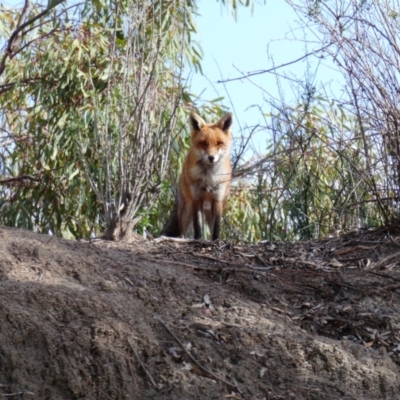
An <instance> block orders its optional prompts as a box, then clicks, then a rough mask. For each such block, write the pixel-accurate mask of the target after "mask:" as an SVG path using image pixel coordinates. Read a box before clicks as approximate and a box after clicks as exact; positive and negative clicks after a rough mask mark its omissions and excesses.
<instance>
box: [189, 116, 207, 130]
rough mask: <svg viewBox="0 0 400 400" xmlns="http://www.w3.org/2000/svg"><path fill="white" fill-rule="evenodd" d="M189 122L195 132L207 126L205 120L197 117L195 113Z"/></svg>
mask: <svg viewBox="0 0 400 400" xmlns="http://www.w3.org/2000/svg"><path fill="white" fill-rule="evenodd" d="M189 122H190V126H191V127H192V130H194V131H200V130H201V128H202V127H203V126H204V125H206V122H205V121H204V119H203V118H201V117H200V116H199V115H197V114H196V113H195V112H192V113H190V117H189Z"/></svg>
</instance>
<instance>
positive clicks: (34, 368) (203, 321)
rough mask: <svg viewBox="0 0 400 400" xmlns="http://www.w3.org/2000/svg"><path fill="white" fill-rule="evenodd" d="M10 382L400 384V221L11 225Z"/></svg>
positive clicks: (10, 390)
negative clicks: (52, 232)
mask: <svg viewBox="0 0 400 400" xmlns="http://www.w3.org/2000/svg"><path fill="white" fill-rule="evenodd" d="M0 285H1V286H0V397H1V398H5V399H6V398H11V399H49V400H50V399H51V400H56V399H101V400H103V399H316V400H319V399H324V400H328V399H357V400H359V399H399V398H400V314H399V312H398V310H399V308H400V230H399V229H397V227H391V228H390V229H389V228H386V229H380V230H364V231H357V232H351V233H349V234H347V235H344V236H341V237H332V238H327V239H324V240H318V241H310V242H301V243H270V242H265V243H259V244H257V245H248V246H245V245H235V244H232V243H226V242H222V241H218V242H214V243H211V242H206V241H190V240H189V241H184V240H171V239H169V240H167V239H165V240H159V239H157V240H144V239H142V238H137V240H135V241H133V242H131V243H117V242H107V241H102V240H95V241H68V240H63V239H59V238H56V237H54V236H47V235H41V234H36V233H32V232H28V231H23V230H17V229H11V228H0Z"/></svg>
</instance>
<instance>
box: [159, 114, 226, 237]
mask: <svg viewBox="0 0 400 400" xmlns="http://www.w3.org/2000/svg"><path fill="white" fill-rule="evenodd" d="M189 121H190V126H191V131H192V134H191V146H190V149H189V153H188V154H187V156H186V159H185V162H184V165H183V169H182V174H181V176H180V179H179V189H178V198H177V204H176V205H175V212H176V213H177V218H172V216H171V218H170V221H171V223H172V224H173V225H175V226H174V227H171V226H170V227H169V232H168V229H164V232H163V234H165V235H167V236H181V235H183V236H186V235H187V233H188V231H189V229H190V227H191V226H193V229H194V237H195V239H201V238H202V237H203V229H202V220H203V218H202V217H203V216H204V217H205V220H206V222H207V224H208V226H209V227H210V231H211V237H212V240H216V239H218V238H219V234H220V227H221V217H222V210H223V204H224V202H225V200H226V198H227V197H228V194H229V189H230V186H231V178H232V167H231V161H230V150H231V144H232V136H231V126H232V114H231V113H227V114H225V115H224V116H223V117H222V118H221V119H220V120H219V121H218V122H216V123H214V124H207V123H206V122H205V121H204V120H203V119H202V118H201V117H199V116H198V115H197V114H195V113H192V114H191V115H190V119H189ZM176 222H177V224H178V226H176ZM169 233H171V234H169Z"/></svg>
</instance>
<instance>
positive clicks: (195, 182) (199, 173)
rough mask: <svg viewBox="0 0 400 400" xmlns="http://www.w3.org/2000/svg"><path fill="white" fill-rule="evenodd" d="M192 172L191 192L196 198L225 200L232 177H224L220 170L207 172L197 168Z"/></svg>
mask: <svg viewBox="0 0 400 400" xmlns="http://www.w3.org/2000/svg"><path fill="white" fill-rule="evenodd" d="M191 172H192V173H191V176H192V182H191V185H190V191H191V194H192V196H193V197H194V198H209V197H211V198H213V199H215V200H223V199H224V197H225V194H226V191H227V188H228V186H229V182H230V176H223V174H222V173H221V171H219V170H218V169H215V170H207V169H205V168H201V167H195V168H193V170H192V171H191Z"/></svg>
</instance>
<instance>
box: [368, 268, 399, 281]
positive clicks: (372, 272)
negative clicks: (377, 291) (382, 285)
mask: <svg viewBox="0 0 400 400" xmlns="http://www.w3.org/2000/svg"><path fill="white" fill-rule="evenodd" d="M365 272H366V273H368V274H371V275H376V276H380V277H382V278H389V279H393V280H394V281H397V282H400V278H395V277H394V276H390V275H387V274H380V273H379V272H374V271H369V270H367V271H365Z"/></svg>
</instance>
